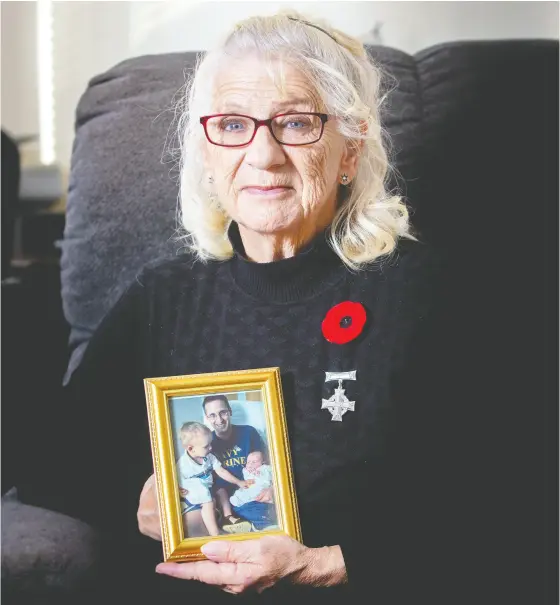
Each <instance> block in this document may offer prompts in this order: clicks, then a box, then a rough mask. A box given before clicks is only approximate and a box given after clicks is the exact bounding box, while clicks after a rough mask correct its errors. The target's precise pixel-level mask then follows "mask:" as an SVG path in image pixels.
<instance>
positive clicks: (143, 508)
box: [136, 475, 161, 542]
mask: <svg viewBox="0 0 560 605" xmlns="http://www.w3.org/2000/svg"><path fill="white" fill-rule="evenodd" d="M136 516H137V518H138V528H139V529H140V533H142V534H144V535H145V536H149V537H150V538H153V539H154V540H159V541H160V542H161V525H160V523H159V507H158V502H157V496H156V481H155V477H154V475H151V476H150V478H149V479H148V480H147V481H146V483H144V487H143V488H142V493H141V494H140V503H139V505H138V512H137V513H136Z"/></svg>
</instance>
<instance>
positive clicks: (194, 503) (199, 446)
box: [177, 422, 251, 536]
mask: <svg viewBox="0 0 560 605" xmlns="http://www.w3.org/2000/svg"><path fill="white" fill-rule="evenodd" d="M180 438H181V444H182V446H183V447H184V448H185V453H184V454H183V455H182V456H181V457H180V458H179V460H178V461H177V478H178V483H179V493H180V494H181V502H182V504H183V509H184V510H183V513H185V512H189V511H190V510H196V509H197V508H201V509H202V510H201V514H202V520H203V521H204V525H205V526H206V529H207V530H208V533H209V534H210V535H211V536H217V535H219V533H220V530H219V528H218V523H217V521H216V509H215V508H214V501H213V499H212V494H211V493H210V489H211V487H212V484H213V477H212V471H214V472H215V473H216V474H217V475H218V476H219V477H221V478H222V479H223V480H224V481H227V482H229V483H233V484H234V485H237V487H239V488H245V489H247V488H249V486H250V485H251V484H250V483H249V482H248V481H243V480H240V479H238V478H237V477H235V476H234V475H232V474H231V473H230V472H229V471H226V469H225V468H223V466H222V463H221V462H220V461H219V460H218V459H217V458H216V456H214V454H212V453H211V451H212V445H211V444H212V432H211V431H210V429H209V428H208V427H206V426H204V425H203V424H201V423H200V422H185V424H183V426H182V427H181V431H180ZM237 491H243V489H240V490H237Z"/></svg>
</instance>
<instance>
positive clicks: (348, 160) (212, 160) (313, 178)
mask: <svg viewBox="0 0 560 605" xmlns="http://www.w3.org/2000/svg"><path fill="white" fill-rule="evenodd" d="M276 67H277V68H278V69H280V68H281V69H282V70H283V71H284V86H283V90H282V91H280V90H279V89H278V87H277V86H276V84H275V83H274V81H273V80H272V79H271V77H270V76H269V75H268V73H267V69H266V66H265V64H264V63H263V62H261V61H259V60H258V59H256V58H247V59H244V60H239V61H236V62H233V61H232V62H230V63H229V67H227V68H224V69H222V71H221V73H220V74H219V76H218V78H217V81H216V88H215V95H214V101H213V112H212V113H237V114H244V115H248V116H252V117H254V118H257V119H261V120H262V119H267V118H271V117H273V116H275V115H278V114H281V113H287V112H292V111H295V112H300V111H302V112H303V111H307V112H309V111H310V112H323V107H322V105H321V101H320V98H319V96H318V95H317V93H316V92H315V91H314V90H313V89H311V88H310V87H309V85H308V82H307V80H306V78H305V77H304V76H303V74H301V73H300V72H299V71H298V70H296V69H295V68H293V67H291V66H289V65H287V64H285V63H282V65H280V64H273V68H276ZM296 126H297V125H296ZM205 144H206V148H205V161H206V167H207V170H208V177H212V178H213V180H214V184H213V185H212V187H213V188H214V191H215V194H216V195H217V197H218V200H219V202H220V204H221V205H222V206H223V207H224V209H225V210H226V212H227V214H228V215H229V216H230V217H231V218H232V219H233V220H235V221H236V222H237V223H239V224H240V225H241V226H243V227H245V228H246V229H247V230H249V231H253V232H257V233H261V234H272V233H283V234H285V235H288V236H294V237H297V236H298V234H301V235H304V234H305V233H307V232H309V231H310V230H311V231H314V230H318V229H320V228H323V227H326V226H327V225H328V224H329V223H330V222H331V220H332V218H333V216H334V213H335V207H336V198H337V189H338V183H339V182H340V178H341V175H342V173H346V174H347V175H348V176H349V178H350V179H351V178H352V177H353V176H354V174H355V165H356V161H357V160H356V154H355V153H354V152H352V151H351V149H350V146H349V145H348V144H347V141H346V139H345V138H344V137H343V136H342V135H341V134H339V133H338V131H337V129H336V122H335V119H334V118H332V117H329V120H328V121H327V122H326V124H325V128H324V131H323V136H322V138H321V139H320V140H319V141H318V142H316V143H313V144H310V145H304V146H300V147H290V146H286V145H281V144H280V143H277V142H276V140H275V139H274V138H273V137H272V135H271V133H270V131H269V129H268V128H267V127H266V126H261V127H260V128H259V129H258V130H257V133H256V135H255V138H254V139H253V141H252V142H251V143H250V144H248V145H245V146H243V147H237V148H226V147H219V146H217V145H212V144H211V143H209V142H208V141H206V143H205ZM271 187H273V188H274V189H272V190H271V189H268V190H267V189H263V188H271Z"/></svg>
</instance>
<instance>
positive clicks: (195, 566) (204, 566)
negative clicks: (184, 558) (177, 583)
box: [156, 561, 247, 586]
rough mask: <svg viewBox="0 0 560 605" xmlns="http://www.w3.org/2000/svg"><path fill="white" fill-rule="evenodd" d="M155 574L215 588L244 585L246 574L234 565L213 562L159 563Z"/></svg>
mask: <svg viewBox="0 0 560 605" xmlns="http://www.w3.org/2000/svg"><path fill="white" fill-rule="evenodd" d="M156 572H157V573H161V574H165V575H167V576H172V577H173V578H180V579H182V580H197V581H198V582H204V583H205V584H213V585H215V586H216V585H217V586H226V585H230V586H235V585H238V584H244V583H245V581H246V580H247V577H246V574H244V573H243V571H242V570H240V568H239V566H238V565H237V564H235V563H214V561H195V562H194V563H160V564H159V565H158V566H157V567H156Z"/></svg>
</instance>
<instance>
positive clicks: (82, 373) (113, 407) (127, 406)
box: [46, 276, 151, 535]
mask: <svg viewBox="0 0 560 605" xmlns="http://www.w3.org/2000/svg"><path fill="white" fill-rule="evenodd" d="M147 296H148V294H147V287H146V285H145V283H143V281H142V278H141V276H139V277H138V278H137V279H136V281H135V282H134V283H133V284H132V285H131V286H130V287H129V288H128V290H127V291H126V292H125V294H124V295H123V296H122V297H121V299H120V300H119V301H118V303H117V304H116V306H115V307H114V308H113V309H112V310H111V311H110V312H109V314H108V315H107V316H106V317H105V318H104V320H103V321H102V322H101V324H100V326H99V328H98V329H97V330H96V332H95V334H94V336H93V337H92V339H91V341H90V343H89V345H88V348H87V350H86V352H85V355H84V358H83V360H82V363H81V364H80V366H79V367H78V368H77V369H76V371H75V372H74V374H73V376H72V378H71V381H70V383H69V384H68V386H67V387H65V389H64V392H63V400H62V404H61V406H62V407H61V414H60V427H59V428H60V431H59V433H58V434H57V439H56V443H55V444H54V448H53V450H52V455H53V458H54V460H53V462H52V464H51V465H49V466H50V468H51V472H50V476H51V478H50V483H51V485H50V489H49V490H46V491H48V494H47V495H46V496H47V497H48V498H50V499H51V501H50V502H46V505H47V506H48V507H49V508H51V509H54V510H58V511H60V512H63V513H65V514H68V515H70V516H73V517H76V518H79V519H81V520H83V521H85V522H87V523H89V524H90V525H92V526H94V527H96V528H98V529H100V530H104V531H107V532H117V533H118V534H119V535H120V533H121V531H122V530H124V529H125V528H126V524H127V522H128V523H131V524H135V523H136V518H135V517H136V515H135V507H136V506H137V501H138V496H139V494H140V491H141V488H142V485H143V482H144V481H145V480H146V479H147V475H146V473H147V472H148V474H149V470H150V468H151V453H150V441H149V433H148V430H147V413H146V404H145V397H144V388H143V378H144V376H143V362H144V359H143V357H144V355H145V351H147V349H148V332H149V318H148V313H147V303H146V299H147Z"/></svg>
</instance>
